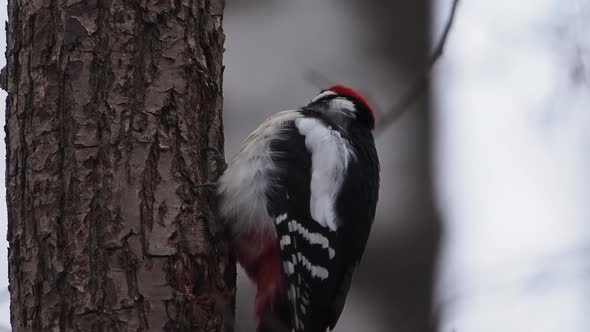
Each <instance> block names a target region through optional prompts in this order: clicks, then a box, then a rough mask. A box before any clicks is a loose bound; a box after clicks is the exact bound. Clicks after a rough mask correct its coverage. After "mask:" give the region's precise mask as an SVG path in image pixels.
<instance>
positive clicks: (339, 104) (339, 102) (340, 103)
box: [329, 98, 356, 114]
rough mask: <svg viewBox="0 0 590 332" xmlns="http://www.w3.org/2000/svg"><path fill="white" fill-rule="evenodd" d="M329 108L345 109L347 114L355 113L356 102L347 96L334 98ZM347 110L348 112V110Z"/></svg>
mask: <svg viewBox="0 0 590 332" xmlns="http://www.w3.org/2000/svg"><path fill="white" fill-rule="evenodd" d="M329 109H333V110H338V111H340V112H342V111H345V114H354V112H355V110H356V107H355V106H354V103H353V102H352V101H350V100H348V99H345V98H334V99H332V100H331V101H330V107H329ZM346 111H347V112H346Z"/></svg>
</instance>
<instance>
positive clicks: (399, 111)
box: [375, 0, 459, 135]
mask: <svg viewBox="0 0 590 332" xmlns="http://www.w3.org/2000/svg"><path fill="white" fill-rule="evenodd" d="M458 4H459V0H453V6H452V7H451V13H450V15H449V20H448V21H447V24H446V25H445V29H444V31H443V34H442V36H441V38H440V40H439V42H438V44H437V45H436V47H435V48H434V52H433V53H432V54H431V56H430V58H429V60H428V63H427V65H426V68H425V69H424V71H423V72H422V73H421V74H420V76H418V77H417V78H416V79H415V81H414V84H412V86H411V87H410V89H408V90H407V92H406V93H405V94H403V95H402V97H401V98H400V99H399V101H398V102H397V103H396V104H395V105H394V106H393V107H392V108H391V109H390V110H389V111H388V112H385V113H383V114H382V115H381V117H380V118H379V119H378V120H377V124H378V128H376V130H375V134H376V135H378V134H380V133H382V132H383V131H384V130H385V129H387V128H388V127H389V126H390V125H391V124H392V123H394V122H395V121H397V120H398V119H399V118H400V117H401V116H402V115H403V114H404V113H405V112H406V111H408V110H409V109H410V106H411V105H412V104H413V103H415V102H416V100H418V99H419V97H420V96H421V95H422V94H423V93H424V92H425V91H426V90H427V89H428V81H429V78H430V73H431V72H432V67H434V65H435V63H436V62H437V61H438V59H439V58H440V57H441V56H442V54H443V51H444V48H445V45H446V43H447V39H448V37H449V32H450V31H451V27H452V26H453V22H454V21H455V14H456V13H457V7H458Z"/></svg>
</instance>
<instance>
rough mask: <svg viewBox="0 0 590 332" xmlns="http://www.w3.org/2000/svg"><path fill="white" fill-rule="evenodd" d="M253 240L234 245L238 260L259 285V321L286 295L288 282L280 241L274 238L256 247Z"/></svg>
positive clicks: (256, 304)
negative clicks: (278, 242) (284, 273)
mask: <svg viewBox="0 0 590 332" xmlns="http://www.w3.org/2000/svg"><path fill="white" fill-rule="evenodd" d="M253 238H254V237H245V238H244V239H242V240H240V241H238V242H237V243H235V244H234V246H235V249H236V250H235V252H236V253H237V254H236V255H237V259H238V262H239V263H240V265H241V266H242V267H243V268H244V270H245V271H246V274H247V275H248V277H249V278H250V279H251V280H252V281H253V282H254V283H255V284H256V287H257V292H256V303H255V309H254V315H255V317H256V320H258V321H259V320H260V317H261V315H262V314H263V313H264V311H265V310H267V308H270V309H272V308H273V307H274V306H275V305H277V303H279V302H280V301H281V299H282V298H283V296H284V295H285V280H284V278H283V268H282V263H281V257H280V253H279V248H278V245H277V241H276V239H275V237H274V234H273V235H268V236H266V237H265V238H264V240H263V241H262V243H261V244H259V245H256V241H255V240H254V241H249V240H252V239H253Z"/></svg>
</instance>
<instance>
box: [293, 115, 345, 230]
mask: <svg viewBox="0 0 590 332" xmlns="http://www.w3.org/2000/svg"><path fill="white" fill-rule="evenodd" d="M295 125H296V126H297V129H298V130H299V133H300V134H301V135H303V136H305V146H306V147H307V149H308V150H309V151H310V152H311V165H312V174H311V184H310V188H311V199H310V202H309V211H310V213H311V216H312V217H313V219H314V220H315V221H317V222H318V223H320V224H321V225H322V226H324V227H328V228H329V229H330V230H332V231H335V230H336V229H337V228H338V223H339V222H338V217H337V215H336V212H335V206H334V205H335V204H336V196H337V195H338V192H339V191H340V188H341V186H342V183H343V181H344V177H345V175H346V169H347V167H348V162H349V161H350V159H351V158H353V157H354V156H352V155H351V154H350V151H351V149H350V148H349V143H348V141H347V140H346V139H344V138H342V136H341V135H340V133H339V132H338V131H336V130H332V128H329V127H327V126H326V125H324V124H323V123H322V122H321V121H320V120H318V119H314V118H297V119H295Z"/></svg>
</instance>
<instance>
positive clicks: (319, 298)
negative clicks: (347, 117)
mask: <svg viewBox="0 0 590 332" xmlns="http://www.w3.org/2000/svg"><path fill="white" fill-rule="evenodd" d="M304 112H307V113H306V114H305V115H306V117H307V118H310V117H311V118H313V117H315V119H317V120H318V121H320V122H319V123H320V124H321V125H322V126H323V128H317V129H318V130H319V131H320V132H318V130H316V129H315V128H310V127H309V126H308V127H307V128H306V130H302V129H301V128H298V126H297V124H296V123H295V122H287V123H285V124H284V128H283V129H282V131H283V134H284V135H281V136H280V137H279V138H277V139H275V140H273V141H272V142H271V146H270V151H271V157H272V161H273V162H274V163H276V166H277V167H276V177H275V181H276V182H275V183H273V185H272V186H271V188H269V190H268V210H269V211H268V212H269V214H270V215H271V216H272V217H273V218H274V219H275V229H276V234H277V240H278V241H279V246H280V249H281V258H282V260H283V272H284V276H285V280H286V283H287V286H286V295H287V301H288V303H287V304H286V305H287V307H289V311H290V314H291V315H290V319H291V321H290V322H289V324H290V325H291V328H292V329H294V331H296V332H318V331H325V330H326V329H327V328H328V327H330V328H333V326H334V325H335V324H336V321H337V320H338V318H339V316H340V313H341V312H342V309H343V307H344V302H345V299H346V295H347V293H348V290H349V288H350V283H351V278H352V272H353V271H354V268H355V267H356V265H357V264H358V262H359V260H360V255H362V252H363V250H364V246H365V243H366V240H367V237H368V232H369V229H370V226H371V222H372V220H373V217H374V209H375V203H373V202H372V201H373V200H374V201H375V202H376V195H377V189H378V185H377V184H376V183H378V168H377V169H368V170H364V169H363V168H364V167H365V166H364V165H362V163H364V162H370V163H373V164H374V165H378V163H377V162H376V153H375V152H374V145H373V142H372V136H371V135H370V133H369V136H368V139H370V144H369V145H370V146H371V147H372V149H373V150H372V151H369V152H364V151H358V153H357V152H355V159H354V160H353V159H351V160H350V161H349V162H348V167H347V172H349V171H350V172H352V174H353V175H355V177H356V179H350V178H349V176H348V174H346V177H345V179H344V180H343V181H341V182H342V183H341V184H340V186H341V187H342V188H343V189H344V188H346V189H347V190H353V191H355V192H351V193H348V194H344V193H343V192H342V190H340V193H339V194H338V195H337V196H336V197H334V201H333V203H334V204H332V205H333V209H334V211H335V214H336V215H337V218H338V219H339V220H340V222H339V225H338V227H330V225H328V223H327V222H318V221H317V220H314V218H313V217H312V214H313V213H312V212H311V211H310V199H311V198H312V197H321V195H318V194H317V192H316V193H315V194H312V191H313V190H312V186H311V183H312V174H313V173H314V168H313V162H312V161H315V163H316V164H321V163H322V162H323V161H322V160H319V161H318V159H317V158H316V159H314V158H313V153H314V148H313V142H309V139H310V137H311V138H313V137H315V136H317V135H318V133H319V134H322V132H321V130H325V129H326V128H331V126H330V124H329V123H327V122H325V121H327V120H326V119H323V118H322V117H321V115H320V114H316V113H314V112H312V111H309V110H308V111H304ZM307 125H310V123H307ZM311 125H315V123H311ZM301 131H303V134H306V135H307V136H304V135H303V134H301V133H300V132H301ZM346 134H347V133H344V132H343V133H342V135H346ZM306 137H307V139H308V142H307V144H306ZM338 138H340V136H338ZM324 143H325V144H329V143H330V142H322V144H324ZM350 148H351V149H353V148H354V146H351V147H350ZM316 151H317V150H316ZM334 151H335V150H332V151H327V153H326V155H327V157H329V154H330V153H331V152H334ZM316 157H317V155H316ZM332 157H333V156H332ZM367 158H368V159H367ZM371 158H374V159H371ZM332 159H333V158H332ZM328 161H329V160H328ZM359 162H360V163H361V164H359ZM321 165H323V166H324V167H326V166H330V163H329V162H327V163H326V164H321ZM375 167H378V166H375ZM375 167H373V168H375ZM364 171H367V172H368V173H367V174H362V173H363V172H364ZM373 173H375V174H373ZM324 174H328V175H330V172H328V173H324ZM364 176H367V177H368V178H364ZM375 177H376V179H374V178H375ZM315 178H316V180H317V174H316V176H315ZM367 180H368V182H367ZM316 183H317V182H316ZM315 190H316V191H317V189H315ZM314 195H315V196H314ZM358 195H360V196H363V197H360V196H358ZM359 197H360V198H359ZM359 199H360V200H362V202H361V205H359V202H356V201H355V200H359ZM365 201H366V202H367V203H365ZM315 212H316V214H317V211H315Z"/></svg>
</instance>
